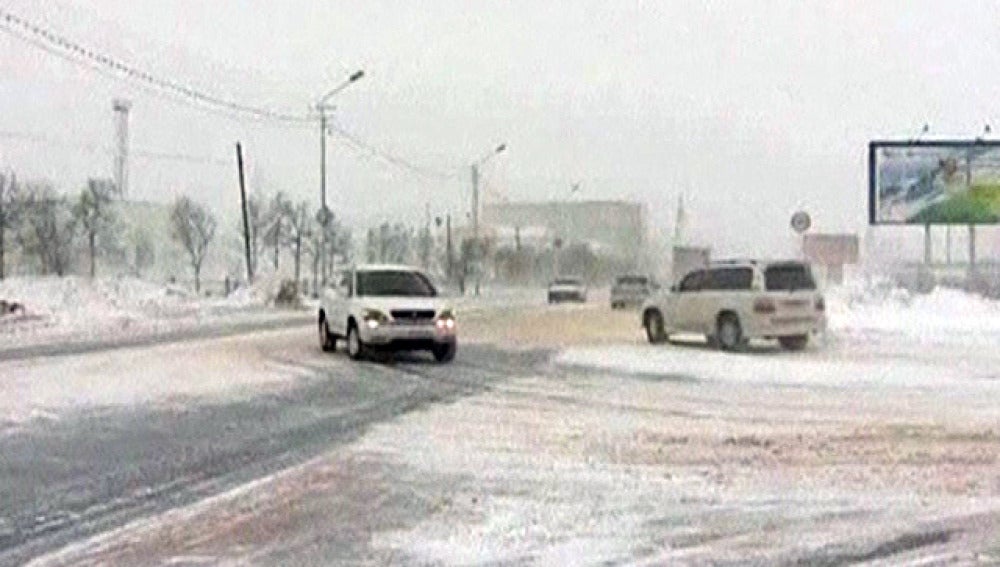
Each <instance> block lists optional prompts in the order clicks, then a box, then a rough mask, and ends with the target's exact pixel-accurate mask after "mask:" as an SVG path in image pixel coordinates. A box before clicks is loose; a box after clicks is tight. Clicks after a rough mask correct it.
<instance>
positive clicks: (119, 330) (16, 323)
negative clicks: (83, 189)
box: [0, 276, 299, 350]
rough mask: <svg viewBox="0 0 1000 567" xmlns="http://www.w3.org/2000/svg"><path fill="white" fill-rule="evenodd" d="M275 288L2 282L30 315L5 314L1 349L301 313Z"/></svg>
mask: <svg viewBox="0 0 1000 567" xmlns="http://www.w3.org/2000/svg"><path fill="white" fill-rule="evenodd" d="M274 287H275V286H274V282H270V281H266V280H265V281H262V282H260V283H259V284H257V285H256V286H254V287H253V288H246V289H241V290H237V291H236V292H234V293H232V294H230V295H229V296H228V297H203V296H197V295H194V294H192V293H190V292H188V291H187V290H185V289H182V288H180V287H177V286H172V285H163V284H155V283H151V282H147V281H143V280H141V279H138V278H134V277H130V276H123V277H114V278H98V279H93V280H92V279H89V278H83V277H78V276H67V277H62V278H60V277H30V278H29V277H16V278H8V279H5V280H2V281H0V299H5V300H7V301H16V302H18V303H21V304H22V305H23V306H24V313H18V314H12V315H7V316H3V317H0V349H2V350H7V349H11V348H19V347H29V346H35V345H43V344H49V345H51V344H74V343H81V342H92V341H104V342H113V341H115V340H125V339H130V340H135V339H137V338H142V337H155V336H158V335H163V334H166V333H177V332H182V331H186V330H193V329H199V328H203V327H205V326H206V325H225V324H229V325H234V324H241V323H255V322H257V323H259V322H267V321H278V320H281V319H286V318H290V317H291V318H295V317H296V316H297V315H299V314H298V313H296V312H295V311H294V310H289V309H275V308H273V307H272V306H271V303H272V301H273V297H274V292H273V288H274Z"/></svg>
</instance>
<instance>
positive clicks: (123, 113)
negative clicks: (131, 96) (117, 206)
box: [111, 98, 132, 199]
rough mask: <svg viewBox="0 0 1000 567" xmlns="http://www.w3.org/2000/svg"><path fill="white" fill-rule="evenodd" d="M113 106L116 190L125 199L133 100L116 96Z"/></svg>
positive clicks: (126, 194)
mask: <svg viewBox="0 0 1000 567" xmlns="http://www.w3.org/2000/svg"><path fill="white" fill-rule="evenodd" d="M111 108H112V110H114V111H115V190H116V191H117V192H118V197H119V198H121V199H124V198H125V197H127V196H128V113H129V110H131V109H132V102H131V101H128V100H126V99H123V98H116V99H114V100H113V101H112V102H111Z"/></svg>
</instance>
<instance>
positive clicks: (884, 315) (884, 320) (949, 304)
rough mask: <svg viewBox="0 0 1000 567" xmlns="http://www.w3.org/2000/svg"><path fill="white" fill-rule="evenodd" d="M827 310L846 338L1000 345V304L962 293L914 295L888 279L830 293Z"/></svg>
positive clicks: (938, 290)
mask: <svg viewBox="0 0 1000 567" xmlns="http://www.w3.org/2000/svg"><path fill="white" fill-rule="evenodd" d="M827 305H828V306H829V307H828V310H829V311H828V315H829V318H830V331H831V333H832V334H834V335H835V336H840V337H842V338H845V339H850V338H852V337H856V338H859V337H869V338H871V337H881V338H883V339H895V340H905V341H909V342H914V343H918V344H964V345H970V344H975V345H985V344H989V345H1000V301H996V300H991V299H986V298H983V297H981V296H979V295H974V294H971V293H968V292H965V291H961V290H957V289H951V288H943V287H939V288H936V289H934V290H933V291H932V292H930V293H928V294H914V293H910V292H908V291H906V290H904V289H900V288H897V287H894V286H893V285H892V284H891V283H889V282H887V281H884V280H868V281H855V282H851V283H849V284H847V285H844V286H841V287H837V288H833V289H831V290H829V291H828V292H827Z"/></svg>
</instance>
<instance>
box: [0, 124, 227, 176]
mask: <svg viewBox="0 0 1000 567" xmlns="http://www.w3.org/2000/svg"><path fill="white" fill-rule="evenodd" d="M0 138H5V139H9V140H24V141H27V142H33V143H37V144H47V145H50V146H57V147H70V148H80V149H83V150H86V151H91V152H102V153H106V154H109V155H114V153H115V150H114V148H112V147H110V146H104V145H100V144H94V143H90V142H82V141H71V140H60V139H56V138H53V137H51V136H45V135H43V134H36V133H33V132H15V131H10V130H0ZM130 153H131V155H132V156H135V157H138V158H143V159H149V160H161V161H182V162H188V163H200V164H205V165H217V166H224V167H230V166H232V161H231V160H224V159H221V158H214V157H210V156H196V155H191V154H178V153H169V152H158V151H152V150H143V149H137V150H132V151H131V152H130Z"/></svg>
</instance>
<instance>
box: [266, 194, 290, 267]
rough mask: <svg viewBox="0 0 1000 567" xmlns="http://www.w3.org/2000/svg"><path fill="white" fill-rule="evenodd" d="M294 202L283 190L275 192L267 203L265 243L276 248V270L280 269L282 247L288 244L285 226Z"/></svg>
mask: <svg viewBox="0 0 1000 567" xmlns="http://www.w3.org/2000/svg"><path fill="white" fill-rule="evenodd" d="M291 209H292V203H291V201H290V200H289V199H288V197H286V196H285V194H284V193H283V192H281V191H278V192H277V193H275V194H274V197H272V198H271V201H270V202H269V203H268V205H267V212H266V213H265V214H264V218H265V224H266V225H267V230H266V231H265V233H264V243H265V244H266V245H267V246H271V247H273V248H274V271H278V263H279V258H280V256H281V247H282V246H284V245H285V244H286V240H285V237H286V234H285V226H286V224H287V219H288V215H289V211H291Z"/></svg>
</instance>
